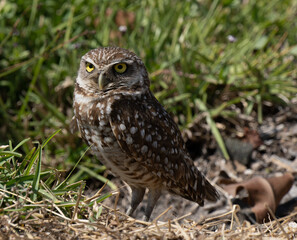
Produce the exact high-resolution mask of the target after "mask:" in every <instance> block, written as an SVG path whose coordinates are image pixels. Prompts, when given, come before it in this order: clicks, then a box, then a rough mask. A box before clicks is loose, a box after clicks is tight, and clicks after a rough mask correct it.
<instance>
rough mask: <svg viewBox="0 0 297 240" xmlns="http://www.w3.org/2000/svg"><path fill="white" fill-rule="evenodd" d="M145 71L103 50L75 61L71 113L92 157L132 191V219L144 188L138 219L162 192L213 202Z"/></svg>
mask: <svg viewBox="0 0 297 240" xmlns="http://www.w3.org/2000/svg"><path fill="white" fill-rule="evenodd" d="M149 86H150V80H149V78H148V73H147V71H146V68H145V66H144V64H143V62H142V61H141V59H140V58H139V57H137V56H136V55H135V54H134V53H132V52H130V51H128V50H125V49H121V48H117V47H106V48H98V49H94V50H91V51H89V52H88V53H87V54H85V55H84V56H83V57H82V59H81V62H80V69H79V72H78V76H77V79H76V85H75V91H74V113H75V119H76V121H77V126H78V128H79V130H80V132H81V135H82V137H83V139H84V140H85V141H86V142H87V143H88V145H90V146H91V149H92V151H93V153H94V154H95V155H96V156H97V157H98V159H99V160H100V161H101V162H102V163H103V164H104V165H105V166H106V167H107V168H108V169H110V170H111V171H112V172H113V173H115V174H116V175H118V176H119V177H120V178H121V179H122V180H123V181H125V182H126V183H127V184H128V185H129V186H130V187H131V190H132V200H131V205H130V207H129V208H128V210H127V214H128V215H132V214H133V212H134V210H135V209H136V208H137V206H138V205H139V203H140V202H141V201H142V199H143V196H144V193H145V190H146V188H148V190H149V192H148V204H147V207H146V210H145V215H144V220H147V221H148V220H149V218H150V215H151V213H152V211H153V208H154V206H155V204H156V202H157V200H158V198H159V197H160V194H161V192H162V191H163V190H167V191H169V192H171V193H174V194H177V195H180V196H182V197H183V198H186V199H189V200H191V201H194V202H197V203H198V204H199V205H201V206H203V204H204V199H205V198H206V199H208V200H210V201H215V200H216V199H218V196H219V195H218V193H217V191H216V190H215V188H214V187H213V186H212V185H211V184H210V183H209V182H208V181H207V180H206V179H205V177H204V176H203V175H202V174H201V173H200V172H199V170H198V169H197V168H196V167H195V166H194V163H193V161H192V159H191V157H190V155H189V153H188V151H187V150H186V147H185V143H184V141H183V139H182V137H181V133H180V131H179V129H178V127H177V125H176V124H175V122H174V121H173V119H172V118H171V117H170V115H169V114H168V113H167V112H166V111H165V109H164V108H163V107H162V105H161V104H160V103H159V102H158V101H157V99H156V98H155V97H154V95H153V94H152V93H151V91H150V89H149Z"/></svg>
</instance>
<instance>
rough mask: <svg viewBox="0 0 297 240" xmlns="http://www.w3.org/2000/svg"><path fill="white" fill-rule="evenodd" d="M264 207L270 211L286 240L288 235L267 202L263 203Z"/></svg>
mask: <svg viewBox="0 0 297 240" xmlns="http://www.w3.org/2000/svg"><path fill="white" fill-rule="evenodd" d="M265 207H266V209H267V210H268V212H269V213H270V215H271V216H272V218H273V219H274V220H275V221H276V223H277V225H278V226H279V227H280V229H281V230H282V232H283V233H284V234H285V236H286V238H287V239H288V240H290V237H289V235H288V234H287V233H286V231H285V229H284V228H283V226H282V225H281V224H280V222H279V221H278V220H277V218H276V217H275V215H274V213H273V212H272V210H271V208H270V207H269V206H268V205H267V203H265Z"/></svg>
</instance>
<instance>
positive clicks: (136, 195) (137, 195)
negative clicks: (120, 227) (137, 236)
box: [126, 187, 145, 216]
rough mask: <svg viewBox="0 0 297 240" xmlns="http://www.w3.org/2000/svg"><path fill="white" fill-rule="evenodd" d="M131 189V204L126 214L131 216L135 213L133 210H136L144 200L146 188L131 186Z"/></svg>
mask: <svg viewBox="0 0 297 240" xmlns="http://www.w3.org/2000/svg"><path fill="white" fill-rule="evenodd" d="M131 190H132V198H131V204H130V207H129V208H128V210H127V212H126V214H127V215H129V216H131V215H132V214H133V212H134V211H135V209H136V208H137V207H138V205H139V203H140V202H141V201H142V199H143V196H144V193H145V188H135V187H131Z"/></svg>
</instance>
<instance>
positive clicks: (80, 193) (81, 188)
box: [72, 184, 83, 220]
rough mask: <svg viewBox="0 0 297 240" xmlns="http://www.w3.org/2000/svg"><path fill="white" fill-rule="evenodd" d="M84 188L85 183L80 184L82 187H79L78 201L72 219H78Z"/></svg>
mask: <svg viewBox="0 0 297 240" xmlns="http://www.w3.org/2000/svg"><path fill="white" fill-rule="evenodd" d="M82 190H83V184H81V185H80V188H79V192H78V196H77V201H76V203H75V207H74V211H73V215H72V220H75V219H77V210H78V206H79V203H80V199H81V196H82Z"/></svg>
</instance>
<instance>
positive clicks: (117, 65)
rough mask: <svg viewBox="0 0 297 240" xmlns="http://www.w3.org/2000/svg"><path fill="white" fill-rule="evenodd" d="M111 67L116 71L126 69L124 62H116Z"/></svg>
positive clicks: (119, 71)
mask: <svg viewBox="0 0 297 240" xmlns="http://www.w3.org/2000/svg"><path fill="white" fill-rule="evenodd" d="M113 68H114V70H115V71H116V72H117V73H124V72H126V70H127V65H126V64H125V63H118V64H116V65H115V66H114V67H113Z"/></svg>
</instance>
